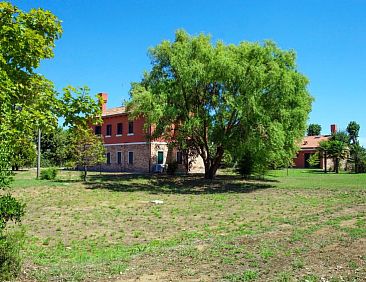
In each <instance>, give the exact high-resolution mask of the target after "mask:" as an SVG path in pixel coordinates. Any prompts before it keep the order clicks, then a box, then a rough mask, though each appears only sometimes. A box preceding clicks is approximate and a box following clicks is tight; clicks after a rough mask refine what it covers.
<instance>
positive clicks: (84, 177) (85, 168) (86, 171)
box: [83, 165, 88, 182]
mask: <svg viewBox="0 0 366 282" xmlns="http://www.w3.org/2000/svg"><path fill="white" fill-rule="evenodd" d="M87 173H88V169H87V167H86V165H84V176H83V179H84V181H85V182H86V175H87Z"/></svg>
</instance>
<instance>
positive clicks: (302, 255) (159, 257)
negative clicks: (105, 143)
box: [12, 170, 366, 281]
mask: <svg viewBox="0 0 366 282" xmlns="http://www.w3.org/2000/svg"><path fill="white" fill-rule="evenodd" d="M34 174H35V173H34V171H28V172H20V173H17V175H16V176H15V181H14V183H13V185H12V186H13V193H14V194H15V195H16V196H17V197H18V198H20V199H21V200H22V201H23V202H25V203H26V205H27V214H26V216H25V218H24V220H23V227H24V228H25V229H26V247H25V249H24V252H23V257H24V274H23V275H22V276H21V277H20V278H19V280H24V281H28V280H36V281H50V280H53V281H55V280H57V281H95V280H97V281H103V280H108V281H114V280H116V281H126V280H127V281H128V279H136V278H137V277H139V278H140V279H141V280H151V281H170V280H172V281H184V280H195V281H306V280H308V281H319V279H320V278H321V277H323V278H325V279H327V280H329V281H338V280H339V281H341V279H343V280H345V281H363V280H362V279H363V278H364V277H365V276H366V259H365V257H366V255H365V252H364V250H365V249H366V243H365V242H366V240H365V238H366V231H365V230H366V226H365V222H366V220H365V219H366V215H365V213H366V187H365V185H366V175H361V174H360V175H352V174H346V173H342V174H339V175H335V174H332V173H330V174H326V175H325V174H322V173H319V172H318V171H315V170H289V173H288V176H287V172H286V170H284V171H273V172H271V173H270V174H269V176H266V177H265V178H264V179H262V180H255V179H252V180H246V181H245V180H242V179H240V178H239V177H237V176H235V175H233V174H230V173H228V172H227V171H225V172H221V173H220V175H219V176H218V177H217V179H216V180H214V181H207V180H204V179H202V177H201V176H189V177H165V176H156V175H154V176H143V175H126V174H103V175H102V176H99V175H98V174H95V173H92V174H91V176H90V179H89V182H88V183H82V182H80V181H79V174H78V173H77V172H68V171H63V172H61V173H60V175H59V176H58V178H57V179H56V180H55V181H46V180H35V179H34ZM152 200H162V201H164V203H163V204H162V205H155V204H153V203H151V201H152Z"/></svg>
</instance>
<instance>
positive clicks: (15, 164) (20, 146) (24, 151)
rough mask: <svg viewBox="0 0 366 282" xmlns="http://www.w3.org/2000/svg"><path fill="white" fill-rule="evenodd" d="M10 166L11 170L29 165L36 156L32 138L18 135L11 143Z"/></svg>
mask: <svg viewBox="0 0 366 282" xmlns="http://www.w3.org/2000/svg"><path fill="white" fill-rule="evenodd" d="M12 147H13V150H12V155H11V166H12V168H13V170H18V169H19V168H21V167H29V166H31V165H32V164H33V163H34V162H35V160H36V157H37V152H36V145H35V143H34V140H32V138H29V137H22V136H20V137H19V138H18V139H17V140H16V141H15V142H14V143H13V145H12Z"/></svg>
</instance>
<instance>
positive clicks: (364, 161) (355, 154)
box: [349, 142, 366, 173]
mask: <svg viewBox="0 0 366 282" xmlns="http://www.w3.org/2000/svg"><path fill="white" fill-rule="evenodd" d="M349 161H350V163H352V164H353V171H354V172H355V173H365V172H366V149H365V148H364V147H362V146H361V145H360V144H359V143H358V142H357V143H355V144H351V145H350V158H349Z"/></svg>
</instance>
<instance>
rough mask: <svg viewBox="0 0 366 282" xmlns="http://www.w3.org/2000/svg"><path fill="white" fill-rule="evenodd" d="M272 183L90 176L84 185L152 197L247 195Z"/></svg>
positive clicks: (194, 177) (233, 178)
mask: <svg viewBox="0 0 366 282" xmlns="http://www.w3.org/2000/svg"><path fill="white" fill-rule="evenodd" d="M270 182H276V181H275V180H268V179H264V180H256V179H250V180H243V179H241V178H240V177H237V176H227V175H220V176H217V177H216V179H214V180H208V179H204V178H203V176H202V175H185V176H174V177H172V176H166V175H136V174H131V175H117V174H116V175H112V174H109V175H102V176H100V175H93V176H90V177H89V181H88V182H86V183H85V185H86V186H87V189H107V190H111V191H118V192H139V191H146V192H149V193H151V194H162V193H165V194H196V195H197V194H215V193H230V192H232V193H249V192H253V191H255V190H258V189H268V188H273V187H274V185H273V184H270Z"/></svg>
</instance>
